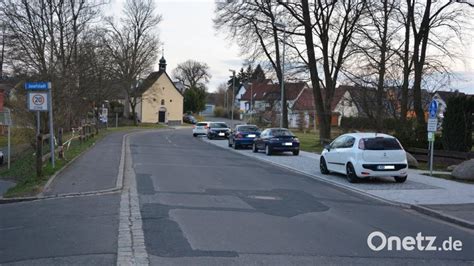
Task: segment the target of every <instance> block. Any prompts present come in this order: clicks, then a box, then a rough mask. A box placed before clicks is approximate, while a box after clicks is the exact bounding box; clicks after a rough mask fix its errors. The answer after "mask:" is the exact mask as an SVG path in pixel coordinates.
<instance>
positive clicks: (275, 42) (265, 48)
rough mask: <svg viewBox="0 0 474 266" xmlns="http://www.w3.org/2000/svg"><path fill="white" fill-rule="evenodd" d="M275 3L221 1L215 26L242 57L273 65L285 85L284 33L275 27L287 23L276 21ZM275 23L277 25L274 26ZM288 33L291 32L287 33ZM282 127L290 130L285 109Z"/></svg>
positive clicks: (256, 0)
mask: <svg viewBox="0 0 474 266" xmlns="http://www.w3.org/2000/svg"><path fill="white" fill-rule="evenodd" d="M276 7H277V5H276V2H274V1H268V0H253V1H228V2H226V3H224V2H221V1H218V2H217V8H216V12H215V13H216V18H215V19H214V23H215V26H216V28H217V29H218V30H220V31H223V32H226V33H227V36H228V37H229V39H231V40H232V41H235V42H236V43H237V44H238V45H239V47H241V52H242V54H245V55H247V56H248V57H250V58H252V59H255V58H262V55H264V59H265V60H267V61H269V62H270V65H271V67H272V68H273V70H274V71H275V73H276V76H277V79H278V83H279V84H281V83H282V81H283V75H282V60H281V58H280V57H281V56H280V54H281V43H282V42H283V41H281V40H280V38H281V37H283V34H284V33H283V30H282V29H279V28H278V27H277V26H276V25H278V23H281V22H284V20H285V18H284V17H283V14H281V16H279V17H280V18H281V19H282V20H283V21H277V16H278V15H279V14H278V13H277V12H276ZM275 23H276V24H275ZM287 31H289V29H287ZM285 95H286V93H284V96H283V99H281V104H282V106H287V103H286V96H285ZM281 115H282V116H283V127H288V109H287V108H283V113H282V114H281Z"/></svg>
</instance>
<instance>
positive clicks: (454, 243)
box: [367, 231, 462, 251]
mask: <svg viewBox="0 0 474 266" xmlns="http://www.w3.org/2000/svg"><path fill="white" fill-rule="evenodd" d="M436 238H437V237H436V236H424V235H422V233H421V232H418V234H416V236H415V237H413V236H405V237H403V238H400V237H398V236H386V235H385V234H384V233H382V232H379V231H375V232H372V233H370V234H369V236H368V237H367V245H368V246H369V248H370V249H371V250H373V251H382V250H394V251H413V250H418V251H461V250H462V241H461V240H454V239H453V238H452V237H448V239H445V240H444V241H442V242H441V245H439V246H438V245H437V244H438V243H437V242H436Z"/></svg>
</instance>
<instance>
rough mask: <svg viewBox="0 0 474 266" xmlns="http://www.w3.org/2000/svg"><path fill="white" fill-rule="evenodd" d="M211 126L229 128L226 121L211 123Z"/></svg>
mask: <svg viewBox="0 0 474 266" xmlns="http://www.w3.org/2000/svg"><path fill="white" fill-rule="evenodd" d="M209 127H211V128H227V125H226V124H224V123H211V124H210V125H209Z"/></svg>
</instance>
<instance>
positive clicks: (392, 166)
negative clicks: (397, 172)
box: [377, 165, 395, 170]
mask: <svg viewBox="0 0 474 266" xmlns="http://www.w3.org/2000/svg"><path fill="white" fill-rule="evenodd" d="M377 169H379V170H394V169H395V165H379V166H378V167H377Z"/></svg>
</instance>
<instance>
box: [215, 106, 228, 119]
mask: <svg viewBox="0 0 474 266" xmlns="http://www.w3.org/2000/svg"><path fill="white" fill-rule="evenodd" d="M214 116H215V117H225V109H224V107H222V106H216V107H215V108H214Z"/></svg>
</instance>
